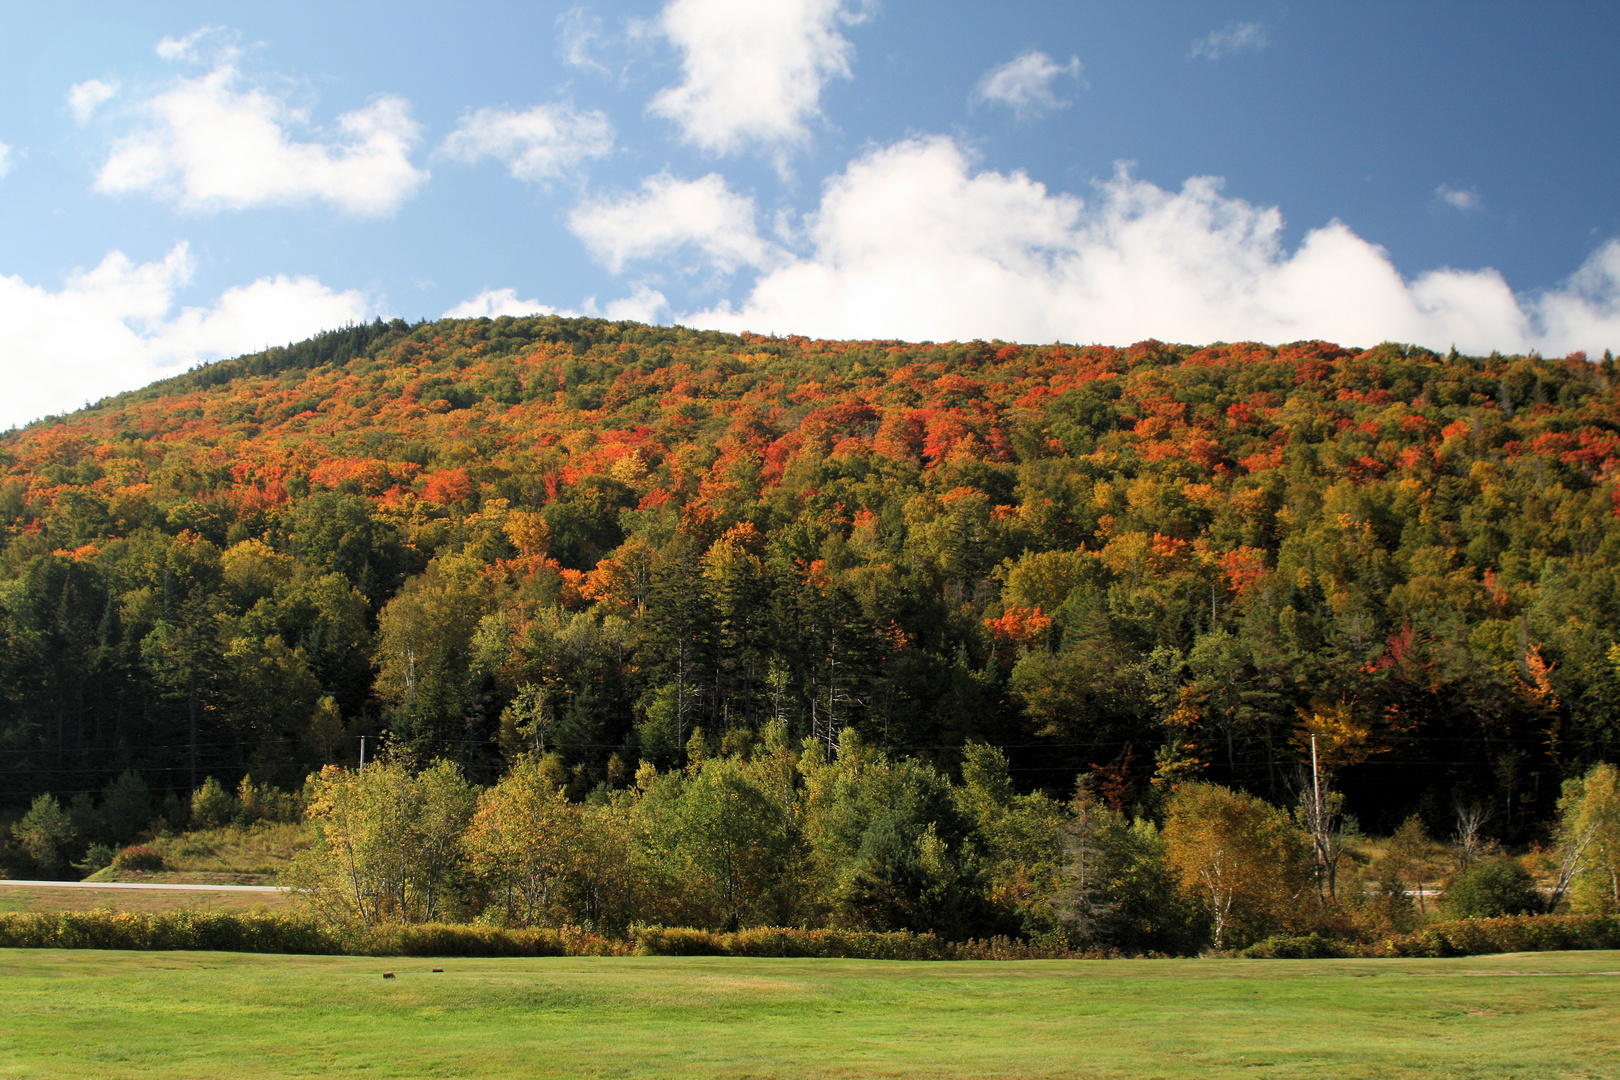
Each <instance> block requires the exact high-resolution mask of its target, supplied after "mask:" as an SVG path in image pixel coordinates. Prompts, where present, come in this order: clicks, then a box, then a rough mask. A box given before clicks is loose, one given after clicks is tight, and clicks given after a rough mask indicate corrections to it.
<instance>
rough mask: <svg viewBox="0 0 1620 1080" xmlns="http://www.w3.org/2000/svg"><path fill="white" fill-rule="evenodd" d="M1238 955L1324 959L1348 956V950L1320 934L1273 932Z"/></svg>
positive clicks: (1260, 958)
mask: <svg viewBox="0 0 1620 1080" xmlns="http://www.w3.org/2000/svg"><path fill="white" fill-rule="evenodd" d="M1238 955H1239V956H1241V957H1244V958H1246V959H1250V960H1326V959H1330V958H1333V957H1337V956H1349V955H1350V951H1349V950H1348V949H1346V948H1345V947H1344V945H1342V944H1341V943H1339V942H1337V941H1334V940H1333V939H1331V938H1325V937H1323V936H1322V935H1320V934H1306V935H1305V936H1304V937H1289V936H1287V935H1283V934H1273V935H1272V936H1271V937H1268V938H1266V939H1265V940H1264V941H1257V942H1255V943H1254V944H1253V945H1250V946H1249V947H1248V948H1247V949H1244V950H1243V951H1242V952H1240V953H1238Z"/></svg>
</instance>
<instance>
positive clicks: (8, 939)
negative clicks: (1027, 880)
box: [0, 911, 1100, 960]
mask: <svg viewBox="0 0 1620 1080" xmlns="http://www.w3.org/2000/svg"><path fill="white" fill-rule="evenodd" d="M0 947H9V948H34V949H41V948H44V949H193V950H214V951H220V952H257V953H307V954H321V955H350V956H628V955H636V956H761V957H763V956H778V957H817V958H829V959H831V958H847V959H865V960H1037V959H1050V958H1058V957H1078V956H1096V955H1100V954H1095V953H1089V954H1082V953H1075V952H1070V951H1068V950H1066V949H1061V948H1053V947H1046V946H1041V945H1038V944H1031V943H1029V942H1023V941H1016V940H1012V939H1008V938H992V939H990V940H988V941H945V940H943V939H941V938H938V937H935V936H934V935H933V934H915V933H911V932H909V931H904V930H901V931H893V932H889V933H871V932H866V931H859V930H797V929H790V928H781V927H762V928H757V929H751V930H739V931H736V932H734V933H715V932H712V931H709V930H693V929H689V928H685V927H677V928H666V927H661V926H637V927H633V928H632V929H631V931H630V933H629V934H628V935H627V936H626V937H624V938H611V937H604V936H603V935H601V934H597V933H593V932H591V931H588V930H582V929H580V928H578V927H562V928H560V929H533V930H506V929H501V928H499V927H494V926H480V925H477V924H456V925H445V924H433V923H430V924H426V925H411V926H400V925H390V926H375V927H352V928H341V929H337V928H328V927H325V926H322V925H320V924H319V923H316V922H313V921H311V920H309V919H308V918H304V917H300V916H295V915H269V914H227V913H201V912H186V911H181V912H171V913H165V914H137V913H133V912H113V911H85V912H64V913H61V914H47V913H42V912H34V913H28V914H0Z"/></svg>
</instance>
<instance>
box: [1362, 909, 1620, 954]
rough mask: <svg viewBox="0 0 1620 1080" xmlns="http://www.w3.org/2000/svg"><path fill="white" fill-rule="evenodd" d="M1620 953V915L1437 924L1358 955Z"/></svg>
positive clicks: (1504, 917) (1525, 917) (1505, 918)
mask: <svg viewBox="0 0 1620 1080" xmlns="http://www.w3.org/2000/svg"><path fill="white" fill-rule="evenodd" d="M1561 949H1620V916H1616V915H1502V916H1499V917H1497V918H1494V919H1458V920H1456V921H1455V922H1443V923H1435V924H1434V925H1433V926H1426V927H1424V928H1423V929H1422V930H1415V931H1413V932H1412V933H1410V934H1403V935H1401V936H1399V937H1392V938H1388V939H1386V940H1384V941H1380V942H1378V943H1376V944H1375V945H1372V946H1363V947H1361V948H1360V949H1358V950H1357V952H1356V955H1358V956H1483V955H1485V954H1487V953H1506V952H1552V951H1554V950H1561Z"/></svg>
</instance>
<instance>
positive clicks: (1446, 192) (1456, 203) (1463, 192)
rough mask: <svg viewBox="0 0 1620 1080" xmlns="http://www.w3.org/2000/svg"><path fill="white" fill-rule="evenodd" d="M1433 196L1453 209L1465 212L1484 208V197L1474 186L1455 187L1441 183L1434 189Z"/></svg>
mask: <svg viewBox="0 0 1620 1080" xmlns="http://www.w3.org/2000/svg"><path fill="white" fill-rule="evenodd" d="M1434 197H1435V198H1437V199H1439V200H1440V201H1441V202H1443V203H1445V204H1446V205H1447V206H1449V207H1451V208H1452V209H1453V210H1460V211H1462V212H1463V213H1465V214H1467V213H1472V212H1473V211H1475V210H1483V209H1485V197H1484V196H1483V195H1481V194H1480V193H1479V191H1478V190H1477V189H1475V188H1455V187H1452V186H1451V185H1450V184H1441V185H1440V186H1439V187H1437V188H1435V189H1434Z"/></svg>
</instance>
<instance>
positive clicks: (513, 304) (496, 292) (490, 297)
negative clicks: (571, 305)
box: [440, 289, 558, 319]
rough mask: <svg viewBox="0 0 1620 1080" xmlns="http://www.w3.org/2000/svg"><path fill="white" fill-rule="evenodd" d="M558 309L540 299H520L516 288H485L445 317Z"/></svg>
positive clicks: (497, 315)
mask: <svg viewBox="0 0 1620 1080" xmlns="http://www.w3.org/2000/svg"><path fill="white" fill-rule="evenodd" d="M557 313H558V312H557V309H556V308H554V307H551V306H549V305H547V304H542V303H541V302H540V301H538V300H519V299H518V294H517V290H516V289H485V290H484V291H483V292H481V293H479V294H478V295H477V296H475V297H473V298H472V299H471V300H463V301H462V302H461V303H459V304H457V305H456V306H455V307H453V308H451V309H450V310H449V311H446V312H445V313H444V314H443V315H442V316H440V317H441V318H445V319H478V318H486V319H498V318H500V317H501V316H502V315H555V314H557Z"/></svg>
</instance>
